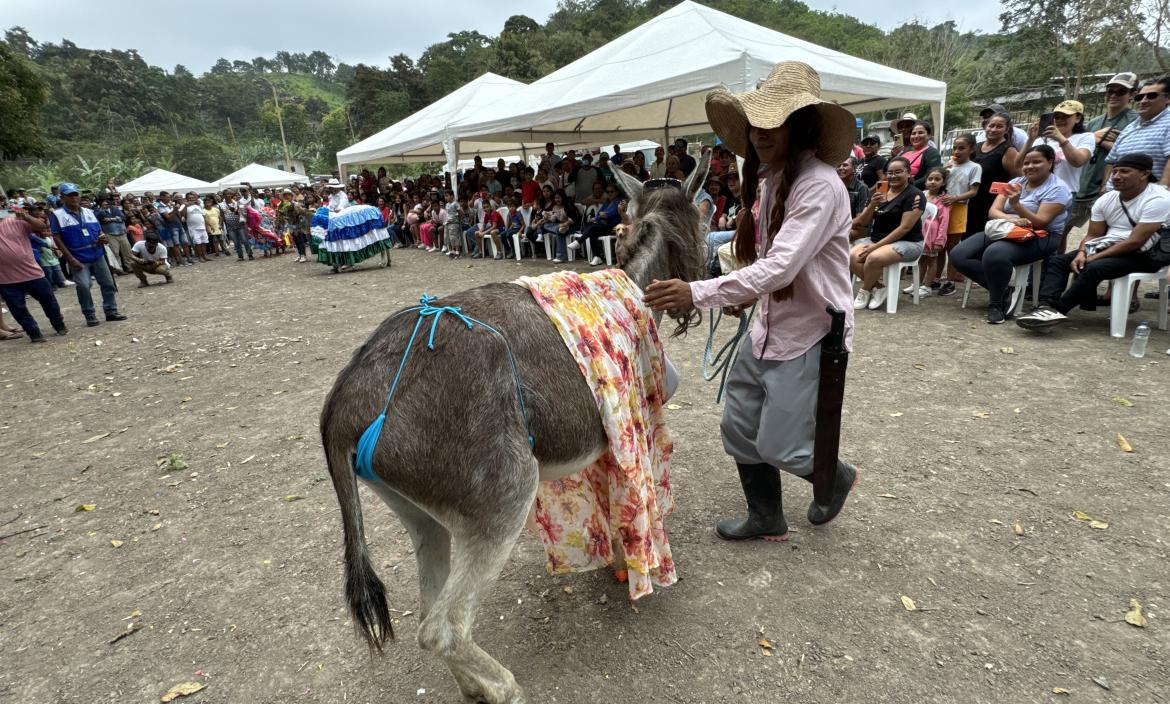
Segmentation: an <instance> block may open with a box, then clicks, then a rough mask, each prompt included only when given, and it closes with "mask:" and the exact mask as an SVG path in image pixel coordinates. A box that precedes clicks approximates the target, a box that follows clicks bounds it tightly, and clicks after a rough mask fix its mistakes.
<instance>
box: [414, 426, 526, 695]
mask: <svg viewBox="0 0 1170 704" xmlns="http://www.w3.org/2000/svg"><path fill="white" fill-rule="evenodd" d="M524 449H525V450H527V447H525V448H524ZM513 463H514V464H513V466H512V467H506V468H502V469H501V471H499V472H497V473H493V474H495V475H496V477H495V478H494V481H493V482H492V485H491V488H490V489H487V490H484V489H485V487H483V486H481V487H480V489H481V490H483V491H481V492H480V493H479V494H477V496H476V500H477V502H478V504H477V505H476V506H471V507H467V510H466V511H463V512H461V513H460V514H459V515H458V516H454V517H451V520H445V521H444V522H445V523H446V525H447V526H448V528H450V530H451V537H452V543H453V544H452V565H451V575H450V577H449V578H448V579H447V583H446V585H444V587H443V591H442V592H441V593H440V594H439V598H438V601H436V602H435V604H434V607H433V609H432V610H431V613H430V614H429V615H428V616H427V617H426V618H425V619H424V620H423V623H422V624H421V625H420V627H419V636H418V637H419V645H420V646H421V647H422V648H424V649H426V650H433V651H435V652H437V653H438V654H439V655H440V656H442V658H443V659H444V660H445V661H446V662H447V667H449V668H450V669H451V673H452V674H453V675H454V676H455V679H456V681H457V682H458V683H459V689H460V690H461V691H462V692H463V695H464V696H465V697H467V699H468V700H469V701H474V702H487V703H488V704H522V703H523V702H524V701H525V700H524V693H523V691H522V690H521V689H520V687H519V686H518V685H517V684H516V679H515V678H514V677H513V676H512V673H511V672H510V671H508V669H507V668H505V667H504V666H503V665H501V664H500V663H499V662H497V661H496V660H495V659H494V658H492V657H491V656H490V655H488V654H487V653H485V652H484V651H483V650H482V649H481V648H480V647H479V646H478V645H476V644H475V642H474V641H473V640H472V637H471V629H472V626H473V625H474V622H475V614H476V610H477V609H478V606H479V599H480V597H481V596H482V595H483V594H485V593H486V592H487V591H488V590H489V589H490V588H491V586H492V585H493V584H494V583H495V581H496V578H497V577H498V576H499V574H500V570H501V569H503V566H504V562H506V561H507V559H508V555H509V554H510V553H511V551H512V546H513V544H515V542H516V537H517V536H518V535H519V533H520V530H521V528H523V526H524V520H525V518H526V517H527V515H528V508H529V506H530V505H531V504H532V500H533V498H534V497H535V495H536V485H537V466H536V460H535V459H534V458H533V457H532V456H531V455H528V457H527V458H526V459H524V460H520V461H519V462H517V461H516V460H515V459H514V460H513Z"/></svg>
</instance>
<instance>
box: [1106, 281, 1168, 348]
mask: <svg viewBox="0 0 1170 704" xmlns="http://www.w3.org/2000/svg"><path fill="white" fill-rule="evenodd" d="M1168 275H1170V267H1162V268H1161V269H1160V270H1158V271H1155V272H1153V273H1151V274H1146V273H1138V274H1130V275H1128V276H1122V277H1121V278H1118V279H1113V280H1112V281H1110V282H1109V283H1110V291H1111V293H1110V304H1109V306H1110V307H1109V334H1110V335H1112V336H1113V337H1125V326H1126V324H1127V323H1128V322H1129V299H1130V297H1131V296H1133V287H1134V285H1136V284H1137V283H1138V282H1139V281H1156V282H1157V283H1158V329H1159V330H1165V329H1166V323H1167V320H1166V318H1167V315H1168V314H1167V312H1166V305H1167V303H1168V302H1170V281H1167V280H1166V277H1167V276H1168Z"/></svg>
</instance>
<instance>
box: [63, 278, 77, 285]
mask: <svg viewBox="0 0 1170 704" xmlns="http://www.w3.org/2000/svg"><path fill="white" fill-rule="evenodd" d="M65 285H66V286H76V285H77V284H76V283H75V282H73V281H70V280H69V279H65Z"/></svg>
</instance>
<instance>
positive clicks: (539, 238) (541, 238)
mask: <svg viewBox="0 0 1170 704" xmlns="http://www.w3.org/2000/svg"><path fill="white" fill-rule="evenodd" d="M536 243H537V244H543V243H544V235H537V236H536Z"/></svg>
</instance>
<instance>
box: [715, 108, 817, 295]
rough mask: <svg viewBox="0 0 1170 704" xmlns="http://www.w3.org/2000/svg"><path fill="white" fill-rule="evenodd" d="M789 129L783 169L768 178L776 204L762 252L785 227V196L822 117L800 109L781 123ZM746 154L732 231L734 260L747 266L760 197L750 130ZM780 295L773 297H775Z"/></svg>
mask: <svg viewBox="0 0 1170 704" xmlns="http://www.w3.org/2000/svg"><path fill="white" fill-rule="evenodd" d="M784 124H786V125H788V153H787V154H785V155H784V168H783V169H782V170H781V171H780V173H773V174H770V175H769V178H770V179H776V180H774V181H773V183H778V185H777V186H774V188H775V191H776V199H775V203H774V205H773V207H772V212H771V214H770V215H771V217H770V218H769V228H768V229H769V231H768V232H765V233H763V244H764V251H765V252H766V251H768V247H769V246H770V245H771V243H772V237H773V236H775V234H776V233H777V232H778V231H779V230H780V226H781V225H782V224H783V223H784V214H785V205H786V202H787V200H788V194H789V193H791V192H792V184H793V182H794V181H796V177H797V176H798V175H800V154H801V152H804V151H807V150H809V149H813V148H814V147H815V146H816V143H817V140H818V138H819V137H820V134H821V114H820V113H819V112H818V111H817V109H816V108H815V107H813V106H811V105H809V106H806V107H803V108H801V109H799V110H797V111H796V112H794V113H792V114H791V115H789V116H788V119H787V120H785V121H784ZM747 129H748V139H747V154H746V155H745V157H744V161H743V171H742V173H741V175H740V189H739V194H740V201H741V203H742V205H741V206H740V213H739V223H738V224H737V225H736V227H735V238H734V242H735V258H736V259H738V260H739V261H740V262H741V263H743V264H745V265H747V264H751V263H753V262H755V261H756V259H757V258H758V257H759V254H758V253H757V252H756V218H755V215H754V214H753V213H752V207H753V206H754V205H755V203H756V198H757V197H758V196H759V194H758V193H757V192H756V191H757V190H758V189H759V183H760V174H759V172H760V157H759V155H758V154H756V148H755V147H754V146H752V142H751V129H752V128H751V126H750V125H749V126H748V128H747ZM778 293H779V292H776V293H773V294H772V295H773V296H776V295H777V294H778Z"/></svg>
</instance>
